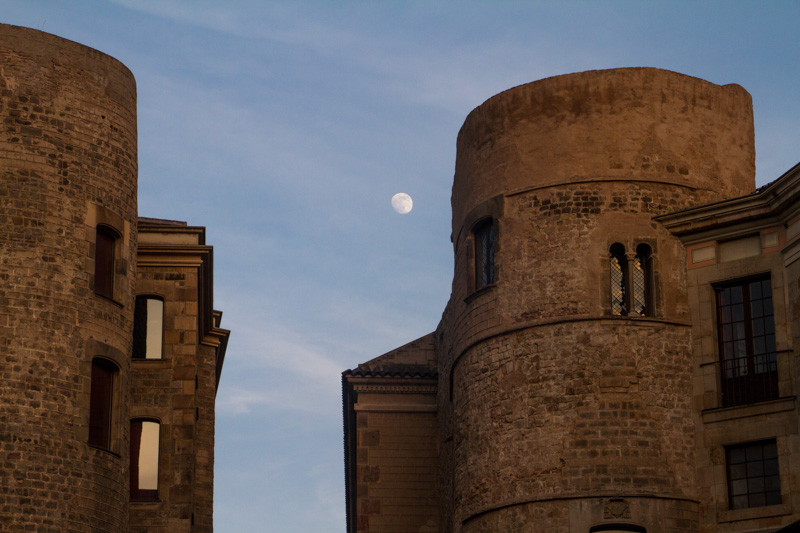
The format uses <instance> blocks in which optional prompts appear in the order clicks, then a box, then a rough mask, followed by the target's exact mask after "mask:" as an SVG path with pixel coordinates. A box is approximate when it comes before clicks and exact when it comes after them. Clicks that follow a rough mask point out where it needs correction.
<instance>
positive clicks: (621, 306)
mask: <svg viewBox="0 0 800 533" xmlns="http://www.w3.org/2000/svg"><path fill="white" fill-rule="evenodd" d="M608 260H609V270H610V272H611V314H612V315H617V316H625V315H627V314H628V305H627V301H628V298H627V292H628V291H627V290H626V289H627V284H628V280H627V274H626V271H627V270H628V260H627V259H626V258H625V247H624V246H623V245H621V244H620V243H618V242H615V243H614V244H612V245H611V248H610V249H609V250H608Z"/></svg>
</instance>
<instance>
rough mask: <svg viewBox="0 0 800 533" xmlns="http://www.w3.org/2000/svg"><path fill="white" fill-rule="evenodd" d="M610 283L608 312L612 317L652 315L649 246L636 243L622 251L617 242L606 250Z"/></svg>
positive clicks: (651, 261)
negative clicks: (630, 249)
mask: <svg viewBox="0 0 800 533" xmlns="http://www.w3.org/2000/svg"><path fill="white" fill-rule="evenodd" d="M608 258H609V273H610V282H611V314H612V315H616V316H654V314H655V313H654V310H655V309H654V307H655V305H654V303H655V298H654V292H655V285H654V281H653V249H652V248H651V247H650V245H649V244H644V243H641V244H638V245H637V246H636V250H635V252H634V253H632V254H629V253H626V250H625V246H624V245H623V244H620V243H618V242H615V243H614V244H612V245H611V247H610V248H609V250H608Z"/></svg>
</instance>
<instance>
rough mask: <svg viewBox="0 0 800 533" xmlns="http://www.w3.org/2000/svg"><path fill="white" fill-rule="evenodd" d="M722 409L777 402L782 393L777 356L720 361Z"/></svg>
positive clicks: (769, 355) (766, 355) (765, 355)
mask: <svg viewBox="0 0 800 533" xmlns="http://www.w3.org/2000/svg"><path fill="white" fill-rule="evenodd" d="M720 372H721V375H720V384H721V385H722V406H723V407H731V406H734V405H746V404H750V403H757V402H765V401H768V400H775V399H777V398H778V397H779V394H778V363H777V360H776V357H775V354H774V353H772V354H764V355H762V356H760V357H756V358H753V357H749V358H748V357H740V358H736V359H728V360H725V361H720Z"/></svg>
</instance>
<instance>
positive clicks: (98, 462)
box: [0, 25, 137, 532]
mask: <svg viewBox="0 0 800 533" xmlns="http://www.w3.org/2000/svg"><path fill="white" fill-rule="evenodd" d="M0 115H1V116H2V117H3V131H2V134H0V331H2V335H0V342H2V359H0V398H2V409H0V458H2V459H1V460H2V462H3V465H2V466H3V472H4V476H3V479H2V480H1V481H0V530H3V531H23V530H25V531H28V530H31V531H33V530H36V531H89V530H91V531H109V532H111V531H114V532H117V531H126V530H127V520H128V490H129V489H128V473H127V472H128V464H127V462H128V438H127V435H128V431H129V429H128V419H129V414H128V406H127V405H128V404H127V397H126V396H127V394H128V392H127V391H128V380H129V375H130V350H131V331H132V327H133V308H134V306H133V298H134V283H135V261H136V240H137V239H136V215H137V208H136V192H137V191H136V184H137V155H136V86H135V81H134V79H133V76H132V75H131V73H130V71H129V70H128V69H127V68H126V67H125V66H124V65H122V64H121V63H120V62H119V61H117V60H115V59H114V58H112V57H109V56H107V55H105V54H102V53H100V52H98V51H96V50H93V49H91V48H88V47H86V46H82V45H80V44H77V43H74V42H71V41H68V40H66V39H62V38H59V37H56V36H53V35H50V34H46V33H43V32H39V31H36V30H31V29H26V28H20V27H14V26H8V25H0ZM6 473H10V474H9V475H6Z"/></svg>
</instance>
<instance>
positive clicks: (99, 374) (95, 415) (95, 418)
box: [89, 359, 115, 449]
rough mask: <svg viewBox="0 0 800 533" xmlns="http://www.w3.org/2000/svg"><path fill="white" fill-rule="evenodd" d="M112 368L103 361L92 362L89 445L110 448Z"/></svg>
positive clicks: (108, 363) (112, 391) (113, 370)
mask: <svg viewBox="0 0 800 533" xmlns="http://www.w3.org/2000/svg"><path fill="white" fill-rule="evenodd" d="M114 372H115V369H114V366H113V365H112V364H111V363H110V362H107V361H105V360H103V359H95V360H94V361H92V385H91V391H90V395H89V444H92V445H94V446H99V447H101V448H106V449H109V448H110V447H111V417H112V405H111V402H112V400H113V393H114V390H113V387H114Z"/></svg>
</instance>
